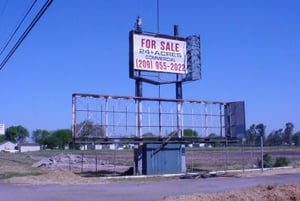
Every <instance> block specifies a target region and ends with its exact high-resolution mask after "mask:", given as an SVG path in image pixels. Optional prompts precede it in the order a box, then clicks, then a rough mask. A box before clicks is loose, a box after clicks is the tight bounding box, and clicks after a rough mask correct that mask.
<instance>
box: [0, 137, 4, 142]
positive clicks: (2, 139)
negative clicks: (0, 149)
mask: <svg viewBox="0 0 300 201" xmlns="http://www.w3.org/2000/svg"><path fill="white" fill-rule="evenodd" d="M4 141H5V135H0V143H1V142H4Z"/></svg>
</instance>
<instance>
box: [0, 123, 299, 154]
mask: <svg viewBox="0 0 300 201" xmlns="http://www.w3.org/2000/svg"><path fill="white" fill-rule="evenodd" d="M82 124H83V123H82ZM80 126H81V127H82V125H78V127H80ZM83 128H84V129H81V132H82V133H83V135H82V136H91V135H92V136H99V137H100V136H103V135H104V131H103V128H102V127H101V126H97V125H96V126H93V123H92V122H88V123H85V124H84V126H83ZM82 133H81V134H82ZM183 134H184V136H185V137H192V136H194V137H197V136H198V133H197V132H196V131H194V130H192V129H184V133H183ZM29 137H30V138H31V139H32V140H33V141H34V142H35V143H38V144H39V145H41V146H42V148H47V149H54V148H58V149H64V148H65V146H66V145H69V144H70V143H71V142H72V132H71V130H70V129H58V130H55V131H48V130H45V129H36V130H34V131H32V133H31V135H29V132H28V130H27V129H26V128H25V127H23V126H21V125H18V126H11V127H8V128H7V129H6V130H5V135H0V143H1V142H3V141H11V142H14V143H18V142H23V141H24V140H25V139H26V138H29ZM208 137H210V138H215V137H218V135H217V134H214V133H211V134H210V135H209V136H208ZM261 138H262V139H263V142H264V145H267V146H280V145H297V146H299V145H300V131H298V132H294V124H293V123H291V122H288V123H286V124H285V127H284V128H280V129H277V130H273V131H272V132H270V133H269V134H267V133H266V125H264V124H263V123H260V124H252V125H250V127H249V128H248V129H246V133H245V138H244V142H245V144H247V145H260V143H261Z"/></svg>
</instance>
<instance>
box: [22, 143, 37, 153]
mask: <svg viewBox="0 0 300 201" xmlns="http://www.w3.org/2000/svg"><path fill="white" fill-rule="evenodd" d="M18 149H19V151H20V152H28V151H40V150H41V147H40V145H39V144H36V143H26V142H25V143H20V144H18Z"/></svg>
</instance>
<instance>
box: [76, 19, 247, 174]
mask: <svg viewBox="0 0 300 201" xmlns="http://www.w3.org/2000/svg"><path fill="white" fill-rule="evenodd" d="M138 22H139V19H138V20H137V27H136V29H135V30H132V31H130V32H129V77H130V78H131V79H133V80H134V81H135V96H111V95H101V94H85V93H74V94H72V135H73V142H74V143H75V144H93V145H95V144H109V143H115V144H116V143H117V144H131V145H133V146H134V157H133V160H134V162H135V167H134V173H135V174H164V173H182V172H185V171H186V167H185V145H186V144H190V143H213V142H218V143H230V142H236V141H238V140H240V139H242V138H243V137H244V135H245V107H244V102H221V101H203V100H187V99H184V98H183V95H182V83H183V82H189V81H195V80H199V79H201V55H200V36H199V35H192V36H188V37H185V38H183V37H179V35H178V27H177V26H174V35H173V36H170V35H163V34H158V33H150V32H143V31H142V28H141V25H140V24H139V23H138ZM143 83H148V84H151V85H156V86H160V85H166V84H171V85H174V86H175V98H161V97H143ZM212 136H213V137H212Z"/></svg>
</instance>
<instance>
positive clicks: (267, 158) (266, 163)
mask: <svg viewBox="0 0 300 201" xmlns="http://www.w3.org/2000/svg"><path fill="white" fill-rule="evenodd" d="M257 166H258V167H259V168H261V159H260V160H257ZM269 167H272V158H271V156H270V155H269V154H264V168H269Z"/></svg>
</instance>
